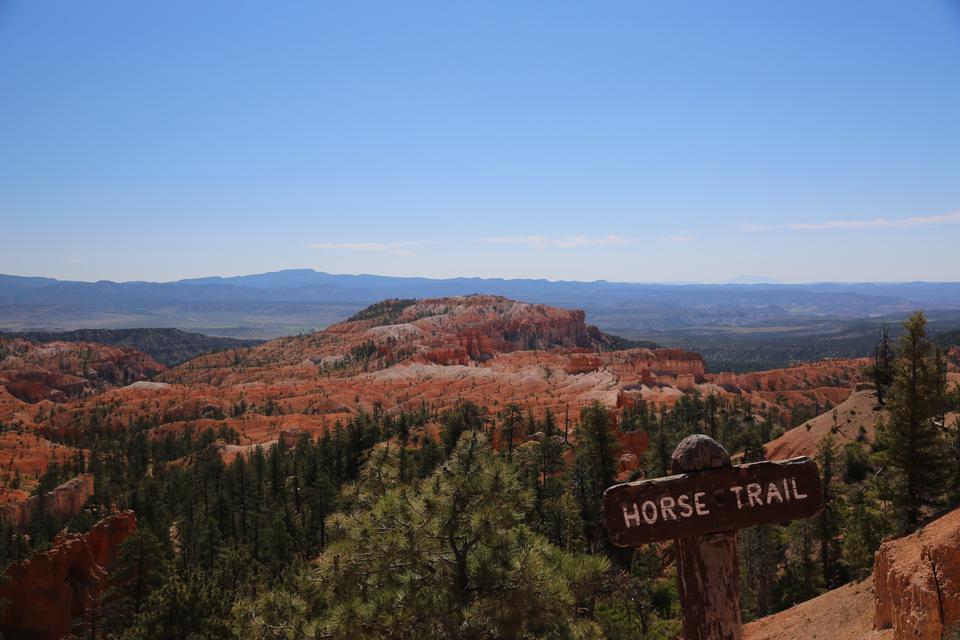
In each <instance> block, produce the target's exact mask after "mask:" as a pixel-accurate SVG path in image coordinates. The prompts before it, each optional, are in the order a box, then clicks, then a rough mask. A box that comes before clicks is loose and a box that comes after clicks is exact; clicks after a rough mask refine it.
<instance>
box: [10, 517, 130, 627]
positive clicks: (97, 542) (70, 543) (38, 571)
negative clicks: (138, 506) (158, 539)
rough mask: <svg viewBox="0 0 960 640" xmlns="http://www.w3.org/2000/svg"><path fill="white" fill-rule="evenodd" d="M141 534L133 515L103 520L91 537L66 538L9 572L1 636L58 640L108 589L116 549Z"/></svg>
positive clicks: (13, 567) (85, 535)
mask: <svg viewBox="0 0 960 640" xmlns="http://www.w3.org/2000/svg"><path fill="white" fill-rule="evenodd" d="M136 528H137V520H136V517H135V516H134V514H133V512H132V511H125V512H123V513H120V514H117V515H114V516H110V517H108V518H104V519H103V520H101V521H100V522H98V523H97V524H95V525H94V526H93V528H92V529H91V530H90V532H89V533H84V534H76V533H73V534H62V535H60V536H57V538H56V539H55V540H54V543H53V546H52V547H51V548H50V549H49V550H47V551H43V552H40V553H37V554H34V555H33V556H32V557H31V558H29V559H28V560H24V561H23V562H17V563H14V564H12V565H10V567H9V568H8V569H7V574H6V577H7V580H6V581H5V582H3V583H2V584H0V598H2V599H4V600H6V601H8V605H7V606H6V608H5V609H4V610H3V613H2V615H0V631H2V632H3V634H4V635H5V637H6V636H9V637H19V638H33V639H36V640H58V639H59V638H62V637H63V636H65V635H67V634H69V633H70V632H71V631H73V630H74V624H75V621H76V620H77V619H78V618H80V617H81V616H82V615H83V613H84V610H85V609H86V608H87V607H89V605H90V603H91V602H92V601H93V598H94V597H95V596H96V595H98V594H99V593H101V592H102V591H103V590H104V589H105V588H106V586H107V576H108V572H109V570H110V569H111V568H112V567H113V564H114V562H115V560H116V557H117V547H118V546H119V545H120V543H122V542H123V541H124V540H126V539H127V538H128V537H129V536H130V534H132V533H133V532H134V531H135V530H136Z"/></svg>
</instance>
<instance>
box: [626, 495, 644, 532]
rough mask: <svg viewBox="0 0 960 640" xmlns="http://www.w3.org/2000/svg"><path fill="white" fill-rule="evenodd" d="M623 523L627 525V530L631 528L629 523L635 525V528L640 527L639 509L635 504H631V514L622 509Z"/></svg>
mask: <svg viewBox="0 0 960 640" xmlns="http://www.w3.org/2000/svg"><path fill="white" fill-rule="evenodd" d="M623 522H624V524H626V525H627V529H629V528H630V527H631V524H630V523H631V522H633V523H635V524H636V526H638V527H639V526H640V507H638V506H637V503H636V502H634V503H633V513H630V512H629V511H627V508H626V507H623Z"/></svg>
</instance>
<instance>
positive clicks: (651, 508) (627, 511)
mask: <svg viewBox="0 0 960 640" xmlns="http://www.w3.org/2000/svg"><path fill="white" fill-rule="evenodd" d="M821 489H822V488H821V484H820V473H819V472H818V471H817V465H816V463H815V462H814V461H813V460H811V459H810V458H806V457H804V458H794V459H793V460H788V461H786V462H755V463H753V464H744V465H738V466H736V467H727V468H720V469H716V470H713V471H699V472H692V473H684V474H680V475H674V476H667V477H665V478H656V479H653V480H642V481H640V482H629V483H627V484H618V485H615V486H612V487H610V488H609V489H607V490H606V491H605V492H604V494H603V509H604V514H605V517H606V521H607V529H608V530H609V531H610V540H611V541H612V542H613V544H615V545H618V546H622V547H635V546H637V545H640V544H643V543H645V542H657V541H659V540H672V539H675V538H687V537H690V536H701V535H705V534H707V533H720V532H721V531H732V530H734V529H742V528H744V527H749V526H752V525H755V524H770V523H774V522H786V521H787V520H796V519H798V518H808V517H810V516H812V515H815V514H817V513H818V512H819V511H820V509H821V508H822V506H823V495H822V492H821Z"/></svg>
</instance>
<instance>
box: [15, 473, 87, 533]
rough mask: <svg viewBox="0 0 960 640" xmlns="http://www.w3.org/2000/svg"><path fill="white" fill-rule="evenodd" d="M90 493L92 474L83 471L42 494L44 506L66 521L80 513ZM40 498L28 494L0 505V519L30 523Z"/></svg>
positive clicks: (16, 523)
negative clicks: (24, 497)
mask: <svg viewBox="0 0 960 640" xmlns="http://www.w3.org/2000/svg"><path fill="white" fill-rule="evenodd" d="M92 495H93V474H92V473H84V474H81V475H79V476H77V477H76V478H73V479H71V480H67V481H66V482H64V483H63V484H61V485H60V486H59V487H56V488H55V489H54V490H53V491H48V492H47V493H45V494H43V501H44V508H45V509H46V510H47V511H48V512H50V513H52V514H53V515H55V516H56V517H57V518H59V519H60V520H62V521H66V520H69V519H70V518H72V517H73V516H75V515H77V514H78V513H80V510H81V509H82V508H83V505H84V504H86V502H87V500H88V499H89V498H90V496H92ZM40 499H41V498H40V496H30V497H29V498H26V499H24V500H18V501H16V502H10V503H7V504H4V505H0V520H3V521H4V522H6V523H7V524H9V525H12V526H14V527H20V528H22V527H26V526H27V525H28V524H30V514H31V513H33V510H34V508H35V507H36V505H37V503H38V502H39V501H40Z"/></svg>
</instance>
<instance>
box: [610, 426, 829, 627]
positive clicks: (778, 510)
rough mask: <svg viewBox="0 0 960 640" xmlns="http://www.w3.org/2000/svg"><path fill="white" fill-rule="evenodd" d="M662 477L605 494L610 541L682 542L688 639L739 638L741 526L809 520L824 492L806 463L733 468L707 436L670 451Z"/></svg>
mask: <svg viewBox="0 0 960 640" xmlns="http://www.w3.org/2000/svg"><path fill="white" fill-rule="evenodd" d="M671 470H672V471H673V473H674V474H675V475H672V476H667V477H665V478H655V479H651V480H641V481H639V482H628V483H625V484H618V485H614V486H612V487H610V488H609V489H607V490H606V491H605V492H604V494H603V512H604V519H605V520H606V525H607V530H608V531H609V533H610V540H611V541H612V542H613V544H615V545H618V546H623V547H633V546H637V545H640V544H643V543H646V542H656V541H660V540H671V539H674V540H676V541H677V570H678V586H679V591H680V603H681V606H682V608H683V627H684V636H685V638H686V639H687V640H739V639H740V638H741V637H742V630H741V625H740V607H739V601H740V598H739V575H738V571H739V570H738V567H737V539H736V529H742V528H744V527H749V526H752V525H755V524H768V523H775V522H785V521H788V520H797V519H799V518H808V517H810V516H813V515H816V514H817V513H819V512H820V511H821V510H822V509H823V488H822V485H821V482H820V473H819V472H818V471H817V465H816V463H815V462H814V461H813V460H811V459H809V458H806V457H804V458H794V459H793V460H787V461H786V462H769V461H767V462H755V463H752V464H745V465H737V466H732V465H731V463H730V455H729V454H728V453H727V451H726V449H724V448H723V447H722V446H721V445H720V444H719V443H718V442H717V441H715V440H713V439H712V438H709V437H708V436H705V435H694V436H689V437H687V438H685V439H684V440H683V442H681V443H680V444H679V445H677V448H676V450H674V452H673V456H672V463H671Z"/></svg>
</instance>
